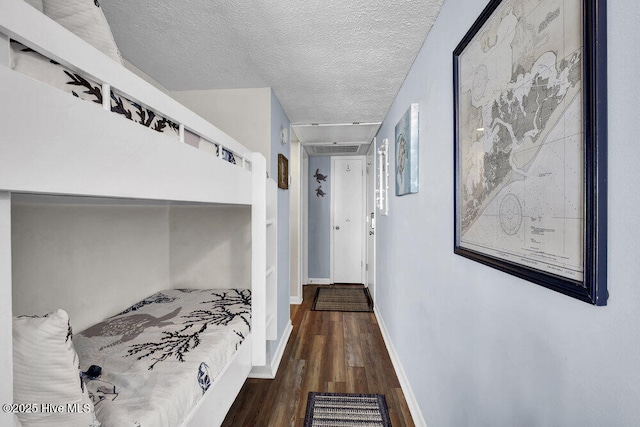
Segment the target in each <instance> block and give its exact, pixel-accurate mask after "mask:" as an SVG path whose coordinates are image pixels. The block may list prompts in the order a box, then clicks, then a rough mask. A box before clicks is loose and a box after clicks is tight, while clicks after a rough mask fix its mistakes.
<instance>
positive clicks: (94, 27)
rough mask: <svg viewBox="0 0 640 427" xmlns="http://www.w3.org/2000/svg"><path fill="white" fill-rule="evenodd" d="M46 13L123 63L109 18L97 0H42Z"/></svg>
mask: <svg viewBox="0 0 640 427" xmlns="http://www.w3.org/2000/svg"><path fill="white" fill-rule="evenodd" d="M42 4H43V11H44V14H45V15H47V16H48V17H49V18H51V19H53V20H54V21H56V22H57V23H58V24H60V25H62V26H63V27H65V28H66V29H67V30H69V31H71V32H72V33H74V34H75V35H77V36H78V37H80V38H81V39H83V40H84V41H86V42H87V43H89V44H91V45H92V46H93V47H95V48H96V49H98V50H100V51H101V52H102V53H104V54H106V55H108V56H109V57H110V58H111V59H113V60H114V61H116V62H118V63H119V64H122V56H120V51H119V50H118V46H117V45H116V42H115V40H114V39H113V34H112V33H111V28H109V24H108V23H107V18H105V17H104V13H103V12H102V9H101V8H100V5H99V4H98V2H97V1H95V0H42Z"/></svg>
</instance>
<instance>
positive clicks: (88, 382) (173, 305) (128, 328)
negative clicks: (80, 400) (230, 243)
mask: <svg viewBox="0 0 640 427" xmlns="http://www.w3.org/2000/svg"><path fill="white" fill-rule="evenodd" d="M250 325H251V291H250V290H248V289H210V290H195V289H177V290H168V291H162V292H158V293H156V294H154V295H152V296H150V297H149V298H146V299H145V300H143V301H140V302H139V303H137V304H135V305H133V306H131V307H129V308H128V309H126V310H125V311H123V312H122V313H120V314H118V315H116V316H113V317H111V318H109V319H106V320H105V321H103V322H101V323H98V324H97V325H94V326H92V327H90V328H88V329H86V330H84V331H83V332H81V333H80V334H76V335H74V337H73V343H74V346H75V348H76V351H77V352H78V356H79V359H80V368H81V371H83V374H82V376H83V379H84V384H85V386H86V387H87V389H88V391H89V396H90V398H91V400H92V401H93V404H94V406H95V410H96V417H97V418H98V420H99V421H101V422H102V427H109V426H118V427H120V426H137V427H151V426H160V425H166V426H173V425H180V424H181V422H182V421H183V420H184V419H185V418H186V416H187V415H188V414H189V412H190V411H191V409H192V408H193V407H194V406H195V404H196V403H197V401H198V400H199V399H200V397H201V396H202V395H203V394H204V393H205V392H206V391H207V389H208V388H209V386H210V385H211V384H213V383H215V381H216V376H217V375H218V373H219V372H220V371H221V370H222V368H224V366H225V365H226V364H227V362H228V361H229V360H230V359H231V357H232V356H233V354H234V353H235V352H236V350H237V349H238V347H239V346H240V344H242V342H243V340H244V338H245V337H246V336H247V335H248V334H249V332H250Z"/></svg>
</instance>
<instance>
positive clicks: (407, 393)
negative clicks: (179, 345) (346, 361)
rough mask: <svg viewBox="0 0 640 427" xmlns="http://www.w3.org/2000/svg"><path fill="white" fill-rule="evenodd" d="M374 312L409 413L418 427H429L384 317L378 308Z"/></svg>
mask: <svg viewBox="0 0 640 427" xmlns="http://www.w3.org/2000/svg"><path fill="white" fill-rule="evenodd" d="M373 312H374V313H375V315H376V319H377V320H378V325H379V326H380V332H382V338H383V339H384V343H385V345H386V347H387V351H388V352H389V357H390V358H391V363H392V364H393V369H394V370H395V371H396V376H397V377H398V381H400V387H401V388H402V393H404V398H405V400H406V401H407V406H409V412H411V417H412V418H413V422H414V423H415V425H416V427H427V422H426V421H425V420H424V417H423V416H422V411H421V410H420V407H419V406H418V401H417V400H416V396H415V395H414V394H413V390H412V389H411V385H410V384H409V379H408V378H407V374H405V372H404V369H403V368H402V364H401V363H400V359H399V358H398V353H396V349H395V347H394V346H393V343H392V342H391V337H390V336H389V331H387V327H386V326H385V324H384V321H383V320H382V315H381V314H380V311H379V310H378V307H377V306H375V307H374V308H373Z"/></svg>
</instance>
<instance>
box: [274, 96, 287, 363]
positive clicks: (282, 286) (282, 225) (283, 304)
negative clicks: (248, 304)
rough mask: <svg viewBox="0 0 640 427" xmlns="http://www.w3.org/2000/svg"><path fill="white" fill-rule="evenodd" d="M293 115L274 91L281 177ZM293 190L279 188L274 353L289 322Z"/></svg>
mask: <svg viewBox="0 0 640 427" xmlns="http://www.w3.org/2000/svg"><path fill="white" fill-rule="evenodd" d="M289 125H290V122H289V118H288V117H287V115H286V114H285V112H284V110H283V109H282V106H281V105H280V101H278V98H277V97H276V95H275V93H273V90H272V91H271V171H270V176H271V177H272V178H274V179H276V180H277V176H278V154H284V156H285V157H286V158H287V159H289V158H290V154H289V153H290V147H291V144H289V143H287V144H282V143H281V142H280V128H281V127H283V126H284V127H285V128H286V129H287V132H289ZM289 251H290V250H289V190H283V189H281V188H278V340H277V341H272V342H271V348H270V351H271V355H273V354H274V353H275V351H276V348H277V346H278V343H279V342H280V338H281V337H282V334H283V332H284V329H285V327H286V326H287V324H288V323H289V317H290V313H289Z"/></svg>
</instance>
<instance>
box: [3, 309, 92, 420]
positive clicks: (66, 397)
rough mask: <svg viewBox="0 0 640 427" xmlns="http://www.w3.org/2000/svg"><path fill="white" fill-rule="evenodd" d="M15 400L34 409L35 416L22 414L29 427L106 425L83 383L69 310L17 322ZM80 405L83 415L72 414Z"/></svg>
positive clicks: (14, 338) (28, 317)
mask: <svg viewBox="0 0 640 427" xmlns="http://www.w3.org/2000/svg"><path fill="white" fill-rule="evenodd" d="M13 399H14V403H15V404H18V405H19V404H27V405H34V406H31V410H32V412H31V413H25V411H19V412H18V413H17V416H18V419H19V420H20V422H21V423H22V424H23V425H25V426H27V425H28V426H60V427H76V426H77V427H97V426H99V425H100V423H99V422H98V421H97V420H96V418H95V414H94V408H93V404H92V403H91V400H90V399H89V395H88V393H87V391H86V388H85V387H84V385H83V383H82V381H81V379H80V367H79V361H78V355H77V353H76V350H75V348H74V347H73V342H72V333H71V326H70V325H69V316H68V315H67V313H66V312H65V311H64V310H57V311H54V312H52V313H49V314H47V315H45V316H42V317H37V316H22V317H16V318H14V319H13ZM43 405H44V406H43ZM47 405H49V406H47ZM52 405H55V406H52ZM58 405H62V408H63V410H62V412H53V410H52V408H53V407H55V408H59V406H58ZM69 405H71V406H69ZM74 405H75V408H77V409H72V408H73V407H74ZM34 408H35V412H34Z"/></svg>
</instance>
